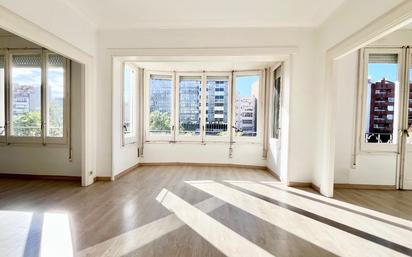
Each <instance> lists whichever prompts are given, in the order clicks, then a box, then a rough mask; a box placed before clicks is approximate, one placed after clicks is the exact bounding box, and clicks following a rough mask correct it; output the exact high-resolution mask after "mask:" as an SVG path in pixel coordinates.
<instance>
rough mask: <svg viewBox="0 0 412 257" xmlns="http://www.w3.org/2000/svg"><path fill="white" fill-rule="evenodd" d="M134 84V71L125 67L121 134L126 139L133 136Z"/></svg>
mask: <svg viewBox="0 0 412 257" xmlns="http://www.w3.org/2000/svg"><path fill="white" fill-rule="evenodd" d="M135 83H136V77H135V71H134V70H133V69H132V68H131V67H129V66H128V65H125V68H124V87H123V133H124V135H125V136H126V137H128V136H133V133H134V131H133V128H134V123H133V122H134V119H133V117H134V108H133V105H134V102H133V94H134V90H133V89H134V85H135Z"/></svg>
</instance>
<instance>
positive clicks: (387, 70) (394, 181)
mask: <svg viewBox="0 0 412 257" xmlns="http://www.w3.org/2000/svg"><path fill="white" fill-rule="evenodd" d="M411 59H412V58H411V52H410V49H409V48H408V47H402V48H367V49H365V51H364V58H363V60H364V61H365V64H364V66H363V67H364V70H365V72H364V73H363V78H362V81H363V85H364V87H363V92H362V95H363V98H362V99H363V108H362V110H363V111H362V112H363V117H362V119H363V121H362V124H363V126H362V133H361V134H360V142H361V143H360V156H361V158H363V160H364V162H363V163H364V164H363V166H364V167H363V168H366V169H368V170H369V171H370V173H369V178H368V180H369V181H371V180H375V181H378V183H379V182H380V181H382V184H386V185H394V186H396V188H398V189H412V81H411V77H412V65H411Z"/></svg>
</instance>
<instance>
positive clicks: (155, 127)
mask: <svg viewBox="0 0 412 257" xmlns="http://www.w3.org/2000/svg"><path fill="white" fill-rule="evenodd" d="M148 91H149V130H148V133H149V137H150V136H156V135H160V136H162V135H163V136H164V135H166V136H167V135H170V134H171V131H172V123H173V119H172V110H173V79H172V75H154V74H151V75H150V78H149V89H148Z"/></svg>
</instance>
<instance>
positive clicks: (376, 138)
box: [365, 133, 393, 144]
mask: <svg viewBox="0 0 412 257" xmlns="http://www.w3.org/2000/svg"><path fill="white" fill-rule="evenodd" d="M365 142H366V143H378V144H392V143H393V134H392V133H365Z"/></svg>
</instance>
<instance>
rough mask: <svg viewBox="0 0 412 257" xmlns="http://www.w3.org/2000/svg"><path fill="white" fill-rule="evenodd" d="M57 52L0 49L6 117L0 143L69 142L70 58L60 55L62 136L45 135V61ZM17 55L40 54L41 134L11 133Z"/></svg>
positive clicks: (62, 143)
mask: <svg viewBox="0 0 412 257" xmlns="http://www.w3.org/2000/svg"><path fill="white" fill-rule="evenodd" d="M51 54H57V55H59V54H58V53H55V52H52V51H49V50H42V49H27V50H26V49H24V50H14V49H11V50H1V51H0V55H4V56H5V103H4V104H5V111H6V113H5V116H6V117H5V118H6V133H5V136H0V143H5V144H26V145H30V144H34V145H35V144H43V145H47V144H52V145H66V144H68V142H69V136H70V135H69V130H70V115H71V111H70V87H71V81H70V76H71V71H70V62H71V61H70V59H68V58H66V57H64V56H62V57H63V58H64V59H65V61H64V64H63V65H64V79H63V81H64V91H65V93H64V103H63V119H64V120H63V137H49V136H47V118H48V117H47V67H48V64H47V61H48V56H49V55H51ZM18 55H40V59H41V65H40V68H41V84H40V106H41V112H40V115H41V136H39V137H27V136H13V135H11V133H10V132H11V116H12V108H11V105H12V104H13V103H12V90H11V83H12V70H13V69H12V68H13V62H12V61H11V60H12V58H13V56H18Z"/></svg>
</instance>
